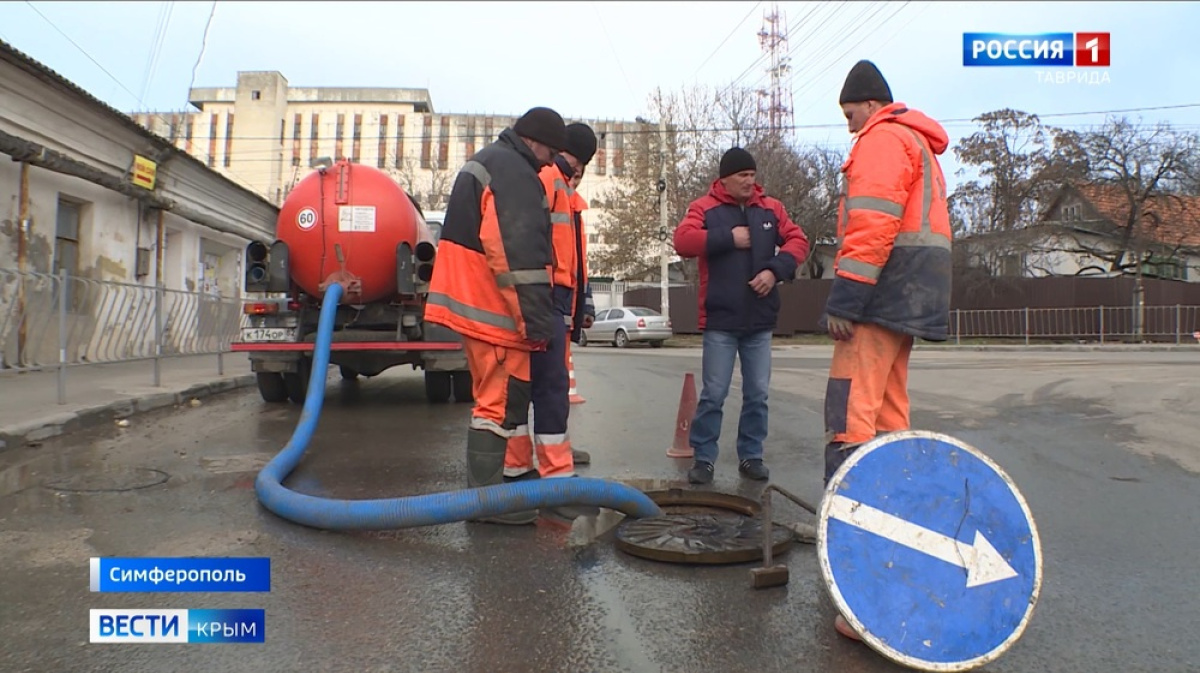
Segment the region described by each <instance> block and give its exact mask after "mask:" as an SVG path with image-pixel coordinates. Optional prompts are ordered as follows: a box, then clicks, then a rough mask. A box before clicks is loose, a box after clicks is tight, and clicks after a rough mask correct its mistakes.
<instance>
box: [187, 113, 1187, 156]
mask: <svg viewBox="0 0 1200 673" xmlns="http://www.w3.org/2000/svg"><path fill="white" fill-rule="evenodd" d="M1192 108H1200V102H1198V103H1180V104H1177V105H1156V106H1149V107H1133V108H1119V109H1111V110H1083V111H1076V112H1048V113H1045V114H1038V113H1030V114H1034V115H1036V116H1037V117H1038V119H1052V118H1059V117H1081V116H1089V115H1109V114H1127V113H1131V112H1156V111H1162V110H1183V109H1192ZM977 118H978V117H969V118H968V117H962V118H952V119H942V120H938V122H939V123H940V124H941V125H942V126H965V125H976V124H979V122H978V121H976V120H977ZM642 126H644V127H645V128H642V129H627V130H624V131H617V130H612V131H608V132H607V133H608V134H610V135H614V136H615V135H625V136H633V135H642V134H657V133H658V128H657V127H656V126H653V125H650V124H645V125H642ZM1173 126H1175V127H1177V128H1189V127H1192V126H1200V123H1197V124H1175V125H1173ZM783 128H784V129H785V130H794V131H813V130H828V129H844V128H846V124H845V123H838V124H790V125H787V126H784V127H783ZM668 130H669V131H671V132H673V133H731V132H734V131H739V130H740V131H761V132H765V131H768V130H770V129H769V127H766V126H762V127H757V126H755V127H745V126H743V127H737V128H735V127H728V128H724V127H697V128H692V129H685V128H679V127H676V128H673V129H672V128H671V127H670V126H668ZM490 137H491V136H487V135H484V134H482V133H449V134H445V135H405V136H394V135H388V136H385V137H384V138H383V139H384V140H385V141H395V140H405V141H408V140H427V139H429V140H465V139H471V138H474V139H476V140H479V139H488V138H490ZM225 138H226V136H221V138H220V139H221V140H224V139H225ZM228 138H229V139H230V140H234V141H237V140H276V139H278V138H279V136H277V135H275V136H238V135H235V136H228ZM207 140H208V138H207V137H205V138H200V139H193V143H197V142H206V141H207ZM301 140H302V141H309V140H311V138H310V137H308V136H305V137H303V138H301ZM317 140H318V142H321V143H327V142H336V139H335V138H333V137H332V136H324V137H320V138H318V139H317ZM378 141H379V136H378V134H375V135H371V136H368V135H363V136H362V137H361V138H360V142H362V143H363V144H364V145H365V144H368V143H378ZM293 142H294V139H293V138H291V137H289V138H287V140H286V141H285V143H284V145H281V146H280V148H279V149H277V150H274V149H273V150H262V151H270V152H272V153H274V152H283V153H285V154H287V153H289V152H290V151H291V149H290V148H291V144H292V143H293ZM342 142H344V143H352V142H353V138H352V137H343V138H342Z"/></svg>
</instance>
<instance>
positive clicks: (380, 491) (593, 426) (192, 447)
mask: <svg viewBox="0 0 1200 673" xmlns="http://www.w3.org/2000/svg"><path fill="white" fill-rule="evenodd" d="M697 356H698V352H697V351H682V350H681V351H676V352H669V351H668V350H667V349H661V350H654V351H651V350H649V349H637V350H630V351H617V350H615V349H590V348H589V349H580V350H579V351H577V352H576V357H575V362H576V372H577V378H578V383H579V391H580V393H581V394H582V395H583V396H584V397H585V398H586V399H587V400H588V401H587V403H586V404H584V405H581V406H576V407H574V408H573V417H572V433H573V436H574V437H575V438H576V440H577V441H578V443H579V444H580V445H582V447H583V448H587V449H589V450H590V451H591V452H592V454H593V465H592V466H591V467H590V468H585V469H583V470H581V473H583V474H586V475H588V476H596V477H602V478H610V479H617V480H622V481H627V482H630V483H636V484H639V485H642V486H647V487H650V486H653V487H662V486H664V485H684V484H685V482H684V475H685V472H686V469H687V462H686V461H673V460H670V459H668V458H666V456H665V452H666V449H667V447H669V446H670V442H671V439H672V433H673V425H674V420H675V418H674V417H675V411H676V405H677V403H678V400H679V392H680V385H681V382H682V379H683V376H684V374H685V373H686V372H688V371H691V372H694V373H698V372H699V361H698V357H697ZM827 367H828V354H827V351H824V350H821V349H817V350H812V351H791V352H780V353H779V354H777V356H776V360H775V369H774V372H773V378H772V392H771V405H772V406H771V436H770V438H769V439H768V442H767V447H766V458H767V461H768V464H769V465H770V467H771V469H772V477H773V479H774V480H775V481H776V482H777V483H779V484H780V485H781V486H783V487H785V488H787V489H789V490H792V491H794V492H796V493H797V494H799V495H800V496H802V497H805V498H807V499H809V500H810V501H815V500H816V499H817V498H818V497H819V493H820V482H821V480H820V474H821V471H820V469H821V452H820V447H821V443H822V439H821V434H822V413H821V400H822V397H823V395H824V388H825V384H824V379H825V373H826V368H827ZM1198 373H1200V365H1198V364H1197V361H1196V359H1195V358H1194V356H1193V355H1192V354H1190V353H1164V352H1151V353H1054V354H1029V353H1023V352H1020V353H971V352H958V353H944V352H927V353H918V354H915V355H914V359H913V371H912V376H911V381H912V389H913V400H914V410H915V411H914V417H913V420H914V425H915V426H917V427H921V428H926V429H930V430H937V431H941V432H947V433H949V434H951V435H954V436H956V437H959V438H961V439H963V440H965V441H968V442H970V443H972V444H973V445H975V446H977V447H979V448H980V449H981V450H983V451H985V452H986V453H988V455H989V456H990V457H992V458H993V459H994V460H996V461H997V462H998V463H999V464H1000V465H1001V466H1003V467H1004V469H1005V470H1006V471H1007V472H1008V473H1009V474H1010V475H1011V476H1012V477H1013V479H1014V480H1015V481H1016V483H1017V484H1018V485H1019V486H1020V487H1021V489H1022V492H1023V493H1024V495H1025V497H1026V499H1027V500H1028V502H1029V505H1030V508H1031V509H1032V511H1033V512H1034V515H1035V517H1036V519H1037V522H1038V527H1039V532H1040V535H1041V539H1042V545H1043V555H1044V562H1045V579H1044V582H1043V587H1042V594H1041V598H1040V600H1039V603H1038V608H1037V611H1036V612H1035V614H1034V617H1033V620H1032V622H1031V623H1030V625H1029V628H1028V630H1027V631H1026V633H1025V635H1024V637H1023V638H1022V639H1021V640H1020V641H1019V642H1018V643H1017V644H1016V645H1015V646H1014V647H1013V648H1012V649H1011V650H1010V651H1009V652H1008V653H1007V654H1005V655H1004V656H1003V657H1002V658H1001V659H1000V660H998V661H997V662H995V663H993V664H991V665H989V666H987V667H986V668H985V669H983V670H987V671H992V672H993V673H1024V672H1030V673H1032V672H1039V673H1040V672H1041V671H1045V670H1054V671H1056V672H1058V671H1062V672H1064V673H1072V672H1075V671H1079V672H1084V671H1086V672H1088V673H1091V672H1093V671H1100V670H1105V671H1107V670H1120V671H1131V672H1134V673H1139V672H1147V673H1148V672H1150V671H1154V672H1155V673H1160V672H1162V673H1175V672H1179V673H1182V672H1184V671H1194V670H1197V669H1200V641H1196V639H1194V638H1190V637H1188V636H1187V634H1188V633H1190V632H1191V631H1190V630H1189V628H1190V626H1189V625H1192V624H1196V623H1200V584H1197V583H1196V582H1195V570H1194V567H1195V563H1194V560H1195V553H1196V548H1195V540H1197V539H1200V519H1198V518H1197V515H1196V508H1195V507H1194V506H1193V503H1195V502H1197V501H1198V499H1200V449H1197V448H1196V443H1195V440H1194V438H1195V436H1196V432H1197V425H1196V421H1195V418H1197V416H1200V377H1198V376H1197V374H1198ZM738 408H739V403H738V400H737V399H736V396H734V397H732V398H731V399H730V400H729V402H728V403H727V406H726V414H725V422H724V426H723V434H722V438H723V439H722V453H721V457H720V459H719V461H718V464H717V475H716V482H715V483H714V485H713V486H712V487H711V488H712V489H713V490H718V491H722V492H728V493H739V494H743V495H747V496H749V497H757V494H758V493H759V492H760V490H761V487H762V485H761V484H759V483H750V482H744V481H741V480H739V479H738V477H737V472H736V456H735V455H734V451H733V450H732V447H733V438H734V436H735V434H736V422H737V421H736V418H737V411H738ZM299 414H300V410H299V408H298V407H296V406H295V405H267V404H264V403H263V402H262V401H261V399H260V398H259V397H258V395H257V393H256V392H254V391H253V390H246V391H244V392H238V393H233V394H229V395H222V396H219V397H216V398H213V399H211V400H210V401H209V402H206V403H205V404H203V405H201V406H199V407H196V408H188V409H187V410H186V412H184V413H179V412H177V411H175V410H174V409H170V408H163V409H158V410H155V411H151V412H148V413H146V414H144V415H141V416H139V417H138V419H137V420H136V422H134V423H132V424H131V425H130V426H129V427H115V426H113V425H111V424H109V425H107V426H100V427H96V428H93V429H90V430H85V431H83V432H79V433H74V434H72V435H67V436H58V437H52V438H49V439H47V440H45V441H44V443H43V444H42V446H41V447H40V448H36V449H35V448H24V449H18V450H12V451H7V452H4V453H0V565H2V566H3V567H4V568H5V572H4V573H0V596H3V597H4V600H3V602H0V614H2V617H3V623H4V624H5V628H6V634H7V636H8V637H7V638H6V639H5V642H4V643H3V644H0V670H4V671H43V670H55V671H96V670H122V671H133V672H136V671H150V670H180V671H183V670H186V671H264V670H271V671H274V670H322V671H414V672H415V671H421V672H427V671H453V672H455V673H461V672H464V671H468V672H473V671H481V672H482V671H488V672H507V671H522V672H523V671H568V670H569V671H604V672H606V673H608V672H619V671H631V672H639V673H640V672H642V671H664V672H671V673H674V672H677V671H678V672H689V673H690V672H692V671H696V672H699V671H717V670H720V671H762V672H774V671H779V672H781V673H782V672H785V671H786V672H788V673H791V672H792V671H839V672H847V673H857V672H871V673H875V672H884V671H900V670H903V669H900V668H899V667H897V666H894V665H892V664H890V663H888V662H887V661H886V660H884V659H882V658H881V657H879V656H878V655H876V654H874V653H873V652H872V651H870V650H869V649H868V648H866V647H865V646H863V645H862V644H859V643H852V642H848V641H846V640H845V639H843V638H840V637H838V636H837V635H836V634H835V633H834V631H833V628H832V625H831V620H832V617H833V608H832V604H831V603H830V601H829V599H828V598H827V597H826V595H825V589H824V588H823V586H822V583H821V580H820V576H819V573H818V570H817V560H816V554H815V553H814V551H813V548H812V547H810V546H798V547H795V548H794V549H793V550H791V551H789V552H788V553H787V554H786V555H785V556H784V557H782V558H781V559H780V561H781V562H783V563H786V564H787V565H788V567H789V569H790V571H791V582H790V584H789V585H788V586H787V587H786V588H776V589H766V590H754V589H752V588H750V579H749V572H748V571H749V567H750V566H747V565H735V566H728V567H701V568H695V567H685V566H679V565H673V564H662V563H654V562H651V561H645V560H641V559H637V558H634V557H630V556H628V555H626V554H624V553H622V552H620V551H618V550H616V549H615V548H614V546H613V544H612V539H611V531H610V532H609V533H605V534H603V535H601V536H600V537H599V538H598V539H593V538H592V537H591V536H590V535H589V533H590V532H596V531H595V530H594V528H595V527H596V526H597V525H598V522H588V521H581V522H579V523H577V525H576V527H575V528H574V529H572V530H571V531H566V530H563V529H562V528H560V527H556V526H554V525H551V524H550V523H549V522H547V521H542V522H540V523H539V524H538V525H537V526H530V527H524V528H509V527H497V526H487V525H476V524H466V523H460V524H450V525H446V526H438V527H431V528H422V529H412V530H400V531H388V532H380V533H327V532H322V531H318V530H313V529H309V528H305V527H302V526H298V525H296V524H293V523H291V522H288V521H285V520H282V519H280V518H279V517H277V516H275V515H273V514H271V513H270V512H268V511H265V510H264V509H263V508H262V507H261V506H260V505H259V504H258V503H257V502H256V498H255V495H254V491H253V480H254V476H255V474H256V473H257V471H258V470H259V469H260V468H261V466H262V465H263V464H265V463H266V461H268V460H269V459H270V458H271V457H272V456H274V455H275V454H276V453H277V452H278V451H279V449H280V448H281V447H282V446H283V445H284V444H285V443H286V442H287V440H288V438H289V437H290V435H291V432H292V431H293V429H294V427H295V424H296V421H297V419H298V417H299ZM468 416H469V406H468V405H456V404H448V405H429V404H427V403H426V402H425V401H424V391H423V386H422V382H421V378H420V375H419V374H418V373H416V372H409V371H403V370H393V372H389V373H388V374H385V375H384V376H382V377H379V378H377V379H372V380H368V381H360V382H357V383H348V384H343V383H341V382H335V383H333V384H331V387H330V389H329V391H328V393H327V396H326V402H325V411H324V413H323V415H322V418H321V423H320V425H319V427H318V429H317V432H316V436H315V438H314V441H313V444H312V446H311V448H310V449H309V451H308V453H307V454H306V456H305V458H304V460H303V461H302V463H301V465H300V466H299V468H298V469H297V471H296V472H295V473H294V474H293V475H292V476H291V478H289V480H288V482H287V485H288V486H289V487H290V488H292V489H294V490H297V491H301V492H304V493H309V494H312V495H317V496H322V497H335V498H350V499H360V498H381V497H397V496H403V495H412V494H418V493H433V492H442V491H450V490H457V489H459V488H462V486H463V484H464V481H465V477H464V470H465V460H464V455H463V454H464V451H463V442H464V435H465V427H466V420H467V417H468ZM151 470H156V471H158V472H151ZM159 473H161V474H165V475H166V476H167V479H166V481H165V482H163V483H155V481H158V480H155V479H151V477H152V476H153V475H155V474H159ZM805 516H806V515H804V514H803V513H802V512H799V511H798V510H797V509H796V508H792V507H790V506H787V505H783V506H781V507H780V512H779V513H778V518H779V519H780V520H785V521H797V520H798V521H803V520H806V518H805ZM122 555H136V556H150V555H172V556H178V555H213V556H216V555H234V556H268V557H270V558H271V559H272V570H273V572H272V580H273V581H272V590H271V592H270V593H269V594H93V593H89V592H88V591H87V559H88V558H89V557H90V556H122ZM102 607H107V608H124V607H131V608H132V607H154V608H219V607H246V608H256V607H257V608H265V609H266V611H267V642H266V643H265V644H262V645H242V646H224V647H222V646H218V645H206V646H199V645H161V646H157V647H122V646H119V645H104V646H101V645H90V644H88V643H87V610H88V608H102Z"/></svg>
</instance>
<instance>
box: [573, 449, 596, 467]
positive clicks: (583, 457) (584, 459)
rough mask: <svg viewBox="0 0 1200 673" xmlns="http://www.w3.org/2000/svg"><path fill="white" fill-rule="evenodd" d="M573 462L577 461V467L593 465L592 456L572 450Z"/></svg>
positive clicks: (585, 452)
mask: <svg viewBox="0 0 1200 673" xmlns="http://www.w3.org/2000/svg"><path fill="white" fill-rule="evenodd" d="M571 460H573V461H575V464H576V465H591V464H592V454H590V453H588V452H587V451H580V450H579V449H571Z"/></svg>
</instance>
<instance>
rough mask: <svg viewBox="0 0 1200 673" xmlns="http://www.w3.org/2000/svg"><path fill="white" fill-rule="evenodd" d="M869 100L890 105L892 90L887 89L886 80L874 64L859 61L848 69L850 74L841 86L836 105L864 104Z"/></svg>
mask: <svg viewBox="0 0 1200 673" xmlns="http://www.w3.org/2000/svg"><path fill="white" fill-rule="evenodd" d="M869 100H877V101H880V102H883V103H891V102H892V90H891V89H890V88H888V83H887V80H885V79H884V78H883V73H881V72H879V68H876V67H875V64H874V63H872V62H870V61H859V62H858V63H855V64H854V67H853V68H850V74H849V75H846V83H845V84H844V85H843V86H842V95H841V96H840V97H839V98H838V105H845V104H846V103H865V102H866V101H869Z"/></svg>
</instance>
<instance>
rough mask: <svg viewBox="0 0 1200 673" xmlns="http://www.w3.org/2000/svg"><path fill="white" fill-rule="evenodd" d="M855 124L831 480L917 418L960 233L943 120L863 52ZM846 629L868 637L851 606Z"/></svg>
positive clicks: (849, 109) (851, 78)
mask: <svg viewBox="0 0 1200 673" xmlns="http://www.w3.org/2000/svg"><path fill="white" fill-rule="evenodd" d="M839 103H840V104H841V106H842V111H843V113H844V114H845V116H846V120H847V122H848V125H849V128H850V133H851V134H853V135H854V136H855V142H854V147H853V148H852V149H851V150H850V158H849V159H848V160H847V161H846V163H845V164H844V165H843V166H842V173H843V174H844V179H845V190H844V193H843V195H842V200H841V203H840V205H839V208H838V240H839V241H840V242H841V243H840V247H839V249H838V252H837V257H836V259H835V261H834V266H835V277H834V281H833V287H832V288H831V290H830V293H829V299H828V300H827V302H826V305H825V313H826V315H825V317H824V321H825V322H826V324H827V328H828V331H829V334H830V336H832V337H833V338H834V339H835V345H834V351H833V361H832V363H831V365H830V370H829V381H828V385H827V388H826V391H825V432H826V441H827V442H828V443H827V445H826V447H825V481H826V484H828V482H829V480H830V479H831V478H832V477H833V474H834V473H835V472H836V471H837V469H838V468H839V467H840V466H841V465H842V463H843V462H845V460H846V458H847V457H848V456H849V455H850V453H851V452H853V451H854V449H856V448H857V447H858V446H860V445H862V444H863V443H865V442H868V441H870V440H871V439H873V438H874V437H875V436H876V435H878V434H883V433H887V432H895V431H898V430H907V429H908V427H909V400H908V359H909V353H910V352H911V351H912V345H913V338H914V337H920V338H922V339H927V340H930V341H945V340H946V339H947V333H948V331H949V322H950V281H951V258H950V247H951V240H952V236H951V232H950V214H949V211H948V208H947V205H946V179H945V177H944V176H943V175H942V169H941V166H940V165H939V164H938V160H937V156H938V155H940V154H942V153H944V152H945V151H946V148H947V146H948V145H949V137H948V136H947V134H946V130H945V129H944V128H942V126H941V124H939V123H938V122H936V121H934V120H933V119H931V118H929V117H928V116H926V115H924V114H922V113H921V112H918V111H916V110H913V109H911V108H909V107H908V106H906V105H905V104H903V103H895V102H893V101H892V92H891V89H890V88H889V87H888V84H887V81H886V80H884V78H883V75H882V74H881V73H880V72H879V69H878V68H876V67H875V65H874V64H873V63H871V62H870V61H859V62H858V63H857V64H855V66H854V67H853V68H852V69H851V70H850V74H849V75H848V76H847V77H846V82H845V84H844V86H843V88H842V93H841V96H840V99H839ZM834 625H835V627H836V628H837V630H838V632H839V633H841V634H842V635H844V636H847V637H850V638H855V639H858V635H857V634H856V633H855V632H854V630H853V629H852V628H851V627H850V625H849V624H848V623H847V622H846V620H845V619H843V618H842V617H841V616H840V615H839V616H838V617H837V619H836V621H835V623H834Z"/></svg>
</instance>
